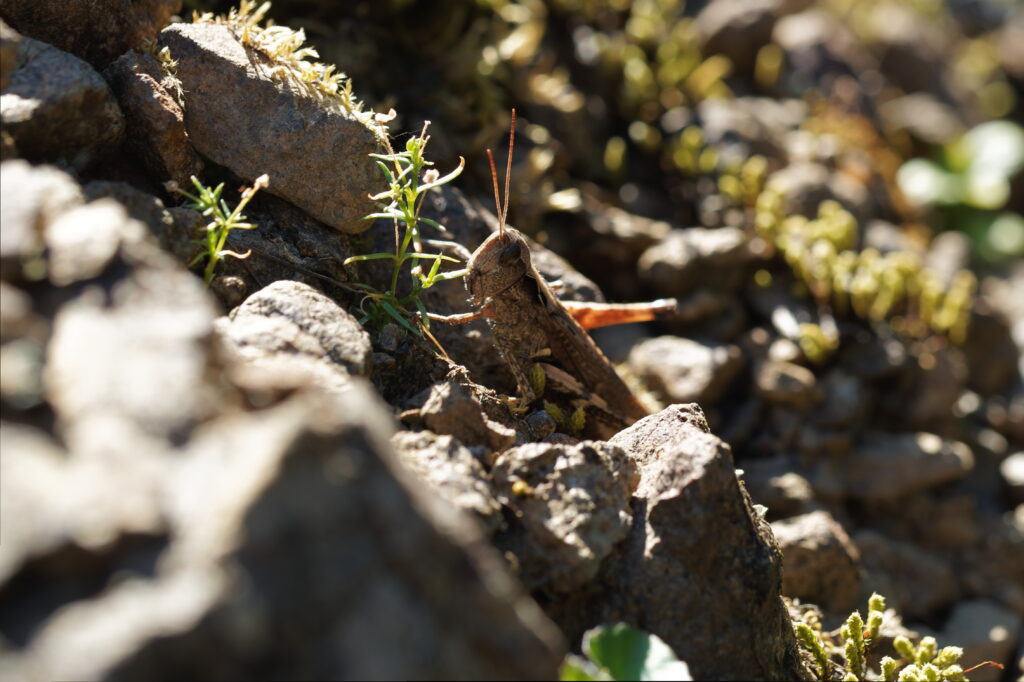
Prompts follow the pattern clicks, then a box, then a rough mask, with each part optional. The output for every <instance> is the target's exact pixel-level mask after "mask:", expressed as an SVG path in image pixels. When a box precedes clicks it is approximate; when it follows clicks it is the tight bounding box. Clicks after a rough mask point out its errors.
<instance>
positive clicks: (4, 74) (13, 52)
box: [0, 19, 21, 90]
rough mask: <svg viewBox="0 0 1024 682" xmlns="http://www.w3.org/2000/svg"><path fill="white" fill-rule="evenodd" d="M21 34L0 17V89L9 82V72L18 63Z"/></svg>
mask: <svg viewBox="0 0 1024 682" xmlns="http://www.w3.org/2000/svg"><path fill="white" fill-rule="evenodd" d="M20 47H21V35H20V34H19V33H18V32H17V31H15V30H14V29H13V28H11V27H10V26H8V25H7V22H5V21H4V20H3V19H0V90H3V89H4V88H6V87H7V84H8V83H10V82H11V72H12V71H14V69H15V68H17V65H18V49H19V48H20Z"/></svg>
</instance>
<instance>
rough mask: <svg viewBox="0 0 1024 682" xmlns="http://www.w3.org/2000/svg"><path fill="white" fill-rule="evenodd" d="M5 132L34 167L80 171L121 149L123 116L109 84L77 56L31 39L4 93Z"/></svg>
mask: <svg viewBox="0 0 1024 682" xmlns="http://www.w3.org/2000/svg"><path fill="white" fill-rule="evenodd" d="M0 116H3V121H4V130H5V131H6V132H7V133H8V134H10V135H11V137H12V138H14V142H15V143H16V144H17V147H18V151H19V152H20V153H21V154H22V155H23V156H24V157H25V158H28V159H30V160H32V161H34V162H63V163H66V164H67V165H69V166H71V167H72V168H75V169H77V170H81V169H83V168H86V167H87V166H89V164H91V163H92V162H93V161H95V160H97V159H98V158H99V157H101V156H102V155H103V154H105V153H106V152H108V151H110V150H111V149H112V148H113V147H114V145H116V144H117V143H118V142H119V141H120V139H121V136H122V134H123V133H124V115H123V114H122V113H121V109H120V108H119V107H118V105H117V100H116V99H115V98H114V95H113V93H111V92H110V88H109V87H108V86H107V83H106V81H104V80H103V78H102V77H101V76H100V75H99V74H98V73H96V71H95V69H93V68H92V67H91V66H89V65H88V64H86V63H85V62H83V61H82V60H81V59H79V58H78V57H75V56H74V55H71V54H68V53H67V52H64V51H62V50H59V49H57V48H56V47H53V46H52V45H48V44H46V43H43V42H39V41H38V40H32V39H31V38H23V39H22V41H21V44H20V46H19V48H18V67H17V68H16V69H15V70H14V71H13V72H12V73H11V76H10V82H9V83H8V85H7V87H5V88H4V89H3V91H2V93H0Z"/></svg>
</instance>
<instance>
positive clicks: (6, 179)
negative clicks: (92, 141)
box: [0, 159, 83, 281]
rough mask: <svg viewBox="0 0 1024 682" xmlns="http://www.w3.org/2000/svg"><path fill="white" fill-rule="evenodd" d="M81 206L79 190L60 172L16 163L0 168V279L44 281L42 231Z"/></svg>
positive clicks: (0, 165)
mask: <svg viewBox="0 0 1024 682" xmlns="http://www.w3.org/2000/svg"><path fill="white" fill-rule="evenodd" d="M82 203H83V197H82V190H81V188H80V187H79V186H78V184H77V183H76V182H75V181H74V180H73V179H72V178H71V176H70V175H68V174H67V173H65V172H64V171H61V170H58V169H56V168H52V167H49V166H39V167H33V166H31V165H29V164H28V163H26V162H25V161H22V160H20V159H15V160H11V161H5V162H4V163H3V164H0V224H2V225H3V230H2V231H0V277H2V278H3V279H4V280H5V281H18V280H22V279H40V278H42V277H45V276H46V267H45V263H44V261H43V260H42V255H43V246H44V245H43V230H44V228H45V227H46V225H48V224H49V223H51V222H53V221H54V220H56V219H57V217H58V216H59V215H60V214H62V213H64V212H65V211H67V210H70V209H71V208H74V207H76V206H79V205H81V204H82Z"/></svg>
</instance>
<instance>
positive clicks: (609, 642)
mask: <svg viewBox="0 0 1024 682" xmlns="http://www.w3.org/2000/svg"><path fill="white" fill-rule="evenodd" d="M583 652H584V653H585V654H586V655H587V658H589V659H590V660H591V661H593V662H594V663H595V664H596V665H598V666H600V667H601V668H604V669H605V670H607V671H608V672H609V673H610V674H611V676H612V678H613V679H616V680H692V679H693V677H691V676H690V669H689V667H688V666H687V665H686V663H684V662H683V661H680V660H679V658H678V657H677V656H676V655H675V653H674V652H673V651H672V649H671V648H669V646H668V645H667V644H665V642H663V641H662V640H661V639H660V638H659V637H657V636H655V635H652V634H649V633H647V632H644V631H643V630H638V629H637V628H634V627H631V626H629V625H626V624H625V623H618V624H616V625H602V626H600V627H596V628H594V629H593V630H588V631H587V632H586V633H585V634H584V635H583Z"/></svg>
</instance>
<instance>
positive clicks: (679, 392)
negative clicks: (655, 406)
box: [629, 336, 743, 406]
mask: <svg viewBox="0 0 1024 682" xmlns="http://www.w3.org/2000/svg"><path fill="white" fill-rule="evenodd" d="M629 367H630V369H631V370H632V371H633V372H634V373H635V374H636V375H637V376H638V377H639V378H640V379H641V381H643V382H644V384H645V385H647V386H650V387H651V388H652V389H653V390H655V391H657V392H658V393H659V394H660V395H661V396H663V397H664V398H665V399H666V401H668V402H680V403H681V402H695V403H700V404H701V405H704V406H710V405H711V404H713V403H714V402H715V401H717V400H718V399H719V398H720V397H721V396H722V394H724V393H725V391H726V389H728V388H729V385H730V384H731V383H732V380H733V379H734V378H735V377H736V375H737V374H738V373H739V371H740V370H742V369H743V354H742V353H741V352H740V349H739V348H738V347H737V346H706V345H704V344H702V343H699V342H697V341H692V340H690V339H683V338H679V337H676V336H660V337H658V338H655V339H648V340H646V341H642V342H640V343H639V344H637V345H636V346H635V347H634V348H633V350H632V351H631V352H630V354H629Z"/></svg>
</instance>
